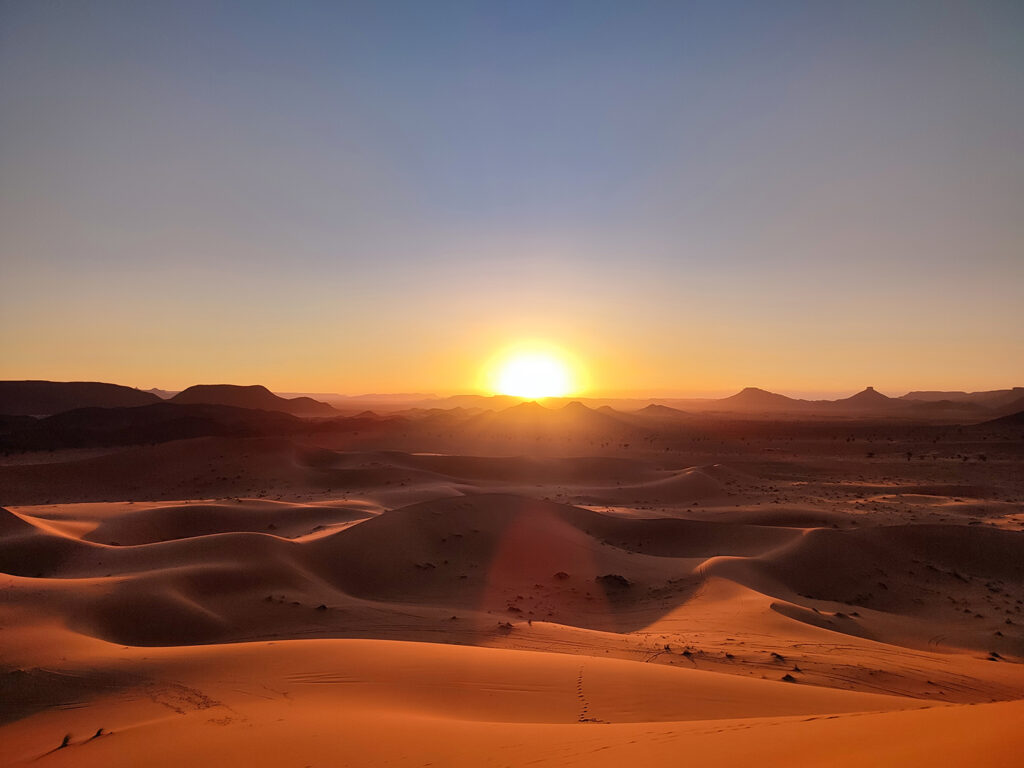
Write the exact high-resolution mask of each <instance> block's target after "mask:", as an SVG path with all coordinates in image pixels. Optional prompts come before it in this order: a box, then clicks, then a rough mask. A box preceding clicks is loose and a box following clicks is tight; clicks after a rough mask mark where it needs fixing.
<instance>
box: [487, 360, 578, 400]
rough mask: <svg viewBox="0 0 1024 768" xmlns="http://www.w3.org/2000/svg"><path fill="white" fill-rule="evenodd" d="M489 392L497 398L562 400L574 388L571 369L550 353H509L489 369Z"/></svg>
mask: <svg viewBox="0 0 1024 768" xmlns="http://www.w3.org/2000/svg"><path fill="white" fill-rule="evenodd" d="M492 371H493V373H492V375H491V378H492V384H491V388H492V389H493V391H494V392H496V393H498V394H501V395H512V396H514V397H523V398H526V399H528V400H537V399H540V398H544V397H565V396H566V395H569V394H572V393H573V391H574V390H575V389H576V388H577V387H576V382H575V377H574V375H573V365H572V364H571V363H570V362H569V360H568V359H567V357H566V356H565V355H563V354H561V353H559V352H558V351H557V350H552V349H513V350H510V351H508V352H506V353H505V354H503V355H501V356H500V357H499V358H498V360H497V362H496V364H495V365H494V366H493V368H492Z"/></svg>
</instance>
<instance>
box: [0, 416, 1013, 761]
mask: <svg viewBox="0 0 1024 768" xmlns="http://www.w3.org/2000/svg"><path fill="white" fill-rule="evenodd" d="M559 413H561V412H560V411H555V410H550V409H549V413H548V414H540V415H539V416H537V418H538V419H542V420H545V423H547V421H549V420H551V418H552V416H551V414H554V419H555V420H556V421H557V420H558V419H566V420H567V422H566V423H568V421H573V420H575V419H577V418H581V419H583V420H586V422H587V423H594V422H593V416H592V414H591V413H586V412H581V411H580V410H579V409H578V408H573V409H569V413H568V414H566V415H563V416H559V415H558V414H559ZM597 416H599V417H608V418H613V416H612V415H610V414H603V413H599V414H597ZM427 418H428V417H424V419H425V420H426V419H427ZM460 418H472V416H471V415H467V414H462V416H460ZM531 418H532V417H531ZM682 418H687V419H688V418H689V417H682ZM366 422H367V424H371V422H372V424H374V425H379V424H381V423H385V422H384V420H381V419H371V418H370V417H366ZM551 423H556V422H554V421H553V422H551ZM377 429H378V427H373V426H370V427H367V432H366V434H361V435H356V434H355V432H353V433H351V434H348V433H346V437H345V438H344V439H343V440H341V441H340V442H339V440H338V436H337V435H326V436H323V439H314V438H312V437H310V436H309V435H304V436H303V437H302V438H286V437H263V438H224V437H222V438H200V439H195V440H181V441H171V442H168V443H164V444H160V445H147V446H140V447H137V448H133V449H130V450H122V449H114V450H109V451H103V452H100V453H94V454H91V455H88V454H87V455H85V456H83V455H81V454H79V453H74V452H72V453H62V452H56V453H55V454H53V455H52V456H51V455H29V456H26V457H20V456H14V457H9V460H8V461H6V462H5V463H3V464H0V481H2V482H0V499H2V500H3V502H5V503H6V504H7V505H8V507H7V508H6V509H2V510H0V572H2V575H0V659H2V660H3V661H2V666H0V693H2V695H0V723H2V724H0V762H3V763H4V764H26V765H27V764H28V763H30V762H31V763H32V764H36V763H40V764H43V765H46V764H53V765H60V764H64V763H73V764H75V765H93V764H95V765H137V764H147V765H180V764H183V763H189V762H200V763H204V764H207V763H210V762H211V761H213V762H216V761H217V759H218V756H220V757H221V758H223V759H224V760H228V759H229V758H228V756H229V755H230V759H231V760H234V761H237V760H240V759H241V760H244V759H248V760H250V761H251V762H252V763H253V764H254V765H263V764H268V765H279V764H287V763H289V761H292V760H296V759H297V760H298V761H299V762H300V763H301V764H303V765H306V764H310V765H313V764H318V763H325V764H332V765H333V764H351V765H373V764H386V763H390V764H416V765H420V764H423V763H427V762H434V763H435V764H445V765H488V764H501V765H526V764H542V765H543V764H550V765H572V764H587V765H610V764H612V763H614V764H616V765H618V764H620V763H621V762H622V761H624V760H633V761H636V762H640V763H641V764H651V765H669V764H677V763H678V761H679V759H680V756H681V755H684V756H685V757H686V759H688V760H697V759H699V760H702V761H704V762H707V763H708V764H710V765H739V764H741V763H742V764H749V763H752V762H757V763H758V764H764V765H821V764H829V765H832V764H836V765H841V764H843V761H844V760H846V761H847V763H846V764H851V765H852V764H872V765H886V764H895V763H897V762H898V763H899V764H900V765H905V764H918V763H920V762H927V761H929V760H931V761H935V764H937V765H941V764H944V763H943V760H944V759H946V758H949V757H950V756H952V757H954V758H956V759H957V760H968V762H967V763H966V764H979V765H986V764H990V765H999V764H1001V763H1000V761H1003V764H1005V760H1004V758H1005V757H1006V756H1007V755H1008V754H1010V755H1012V750H1009V749H1008V748H1007V744H1009V743H1010V742H1011V741H1012V739H1013V738H1015V736H1014V734H1015V732H1014V731H1013V724H1014V720H1015V718H1018V717H1019V715H1020V714H1021V712H1020V705H1019V701H1020V700H1022V699H1024V665H1021V664H1020V663H1019V661H1020V659H1021V658H1024V633H1022V631H1021V626H1022V624H1024V613H1022V607H1024V571H1022V565H1021V563H1022V562H1024V558H1022V552H1024V544H1022V543H1021V537H1022V536H1024V533H1022V532H1021V530H1020V529H1021V528H1024V514H1022V513H1021V511H1020V504H1019V499H1022V498H1024V486H1022V485H1021V484H1020V482H1019V478H1017V475H1016V470H1015V468H1016V467H1017V466H1018V462H1019V457H1020V452H1019V447H1018V446H1017V445H1016V444H1015V443H1013V442H1012V441H1009V438H1005V441H1004V438H1000V437H999V436H998V435H997V434H996V433H985V435H984V437H985V440H983V441H982V440H981V439H980V438H978V437H977V436H976V435H975V433H974V432H971V431H969V430H964V431H962V432H955V431H951V432H949V433H946V434H947V436H946V437H942V436H940V437H939V438H938V439H939V442H938V443H936V442H935V440H936V434H937V433H936V432H933V431H925V432H923V433H922V434H921V437H920V439H919V442H917V443H914V442H912V441H911V437H901V438H899V440H903V441H904V442H898V439H897V438H896V437H893V436H892V435H891V434H886V433H879V432H876V431H871V430H867V429H865V430H864V431H863V432H862V433H857V432H856V431H852V432H851V434H849V435H847V437H846V438H845V439H843V440H837V439H835V438H834V436H833V435H832V434H831V433H828V432H825V433H823V435H819V436H816V435H818V433H817V432H815V430H814V429H812V428H811V426H808V425H803V426H801V427H800V429H799V430H797V431H795V432H794V433H793V434H792V435H787V436H783V437H780V436H779V435H780V433H779V432H778V431H777V430H776V431H774V432H768V433H765V432H762V431H761V427H760V426H755V427H751V428H750V430H751V431H750V432H748V433H743V432H742V430H744V429H748V427H746V426H744V423H743V422H739V421H733V422H730V423H729V424H728V425H727V426H726V427H723V429H724V430H725V433H726V436H725V437H721V438H714V439H709V437H708V436H707V435H706V434H704V433H698V432H693V433H692V435H690V436H689V437H686V438H684V442H682V443H680V446H679V447H678V448H676V449H673V450H669V451H665V450H664V448H663V447H660V446H654V445H647V446H645V447H643V448H640V449H637V448H634V447H629V448H627V447H624V444H620V445H618V446H617V447H615V448H614V450H612V449H609V451H608V453H605V454H601V455H587V454H585V453H584V454H580V455H576V454H575V452H573V453H568V454H567V455H566V451H569V450H574V449H575V448H576V447H578V446H579V443H564V444H561V443H559V444H561V445H563V448H564V447H565V446H569V447H568V448H566V449H565V450H563V452H562V455H558V452H557V451H556V452H555V455H546V454H545V452H543V451H539V452H518V451H515V450H514V451H512V454H513V455H501V454H500V453H495V454H492V455H474V454H473V453H472V452H471V450H475V449H476V448H477V447H479V446H480V445H484V444H492V443H493V441H494V440H495V438H494V436H493V435H491V436H488V437H486V440H485V441H484V443H480V442H477V441H476V438H472V439H468V442H467V444H466V445H465V446H463V450H461V451H453V452H450V453H444V452H437V451H431V450H429V448H431V447H433V446H432V445H431V444H423V443H420V442H419V439H420V438H418V437H416V436H415V433H413V432H410V436H409V438H408V442H407V443H402V444H399V445H400V446H401V448H403V450H396V449H395V448H394V447H392V448H390V449H385V448H383V447H381V446H380V445H376V444H375V443H374V441H377V440H378V439H381V435H383V434H384V433H382V432H379V431H375V430H377ZM616 429H617V428H616ZM737 434H746V436H745V437H742V438H737V437H736V435H737ZM906 434H907V435H912V433H911V432H907V433H906ZM550 435H551V440H552V442H551V443H550V445H555V444H556V443H557V441H558V440H560V438H559V437H558V434H557V432H556V431H552V432H551V433H550ZM501 439H503V438H498V440H499V442H500V440H501ZM595 439H599V437H598V436H597V434H596V433H595ZM748 440H750V441H753V442H752V443H747V442H746V441H748ZM858 440H860V441H862V442H861V443H860V444H858V442H857V441H858ZM943 440H945V441H946V442H945V443H943V442H942V441H943ZM367 441H368V442H367ZM488 441H490V442H488ZM876 441H877V442H876ZM907 441H910V442H907ZM953 441H960V442H953ZM513 442H514V441H513ZM980 443H984V446H983V449H982V448H981V447H979V444H980ZM879 444H882V445H884V446H886V448H885V449H884V450H880V449H879ZM889 446H891V447H889ZM516 447H518V446H516ZM908 450H909V451H911V452H912V454H913V457H914V460H913V461H909V460H908V458H907V456H906V453H907V451H908ZM982 450H983V451H984V453H985V459H984V460H982V459H980V458H977V456H978V454H979V453H981V452H982ZM868 453H871V454H872V455H871V456H868ZM919 455H923V456H925V457H926V458H925V459H919V458H917V456H919ZM964 456H968V457H969V460H967V461H965V460H964V458H963V457H964ZM954 470H955V471H954ZM587 507H589V508H587ZM993 702H1005V703H993ZM967 704H974V705H979V706H972V707H967V706H963V705H967ZM979 713H980V714H979ZM98 729H102V730H101V731H99V735H98V736H97V735H96V734H97V732H98ZM937 731H938V732H941V734H942V739H946V741H945V742H941V743H943V745H944V746H943V748H942V749H940V750H937V751H936V750H933V744H934V743H936V740H937V739H938V737H937V736H936V732H937ZM395 733H401V736H402V738H401V739H396V738H394V734H395ZM65 734H68V735H69V739H68V744H67V746H65V747H64V748H61V749H57V747H59V746H60V744H61V743H62V741H63V739H64V736H65ZM780 734H783V735H785V738H787V739H789V740H791V741H792V740H797V741H798V742H799V748H798V749H797V748H793V747H791V746H787V745H786V744H784V743H783V742H780V741H778V739H779V738H782V736H780ZM926 737H927V739H926ZM879 739H885V740H887V745H886V746H885V748H882V747H880V746H879V745H878V740H879ZM972 739H973V740H974V741H973V742H972ZM938 741H941V739H938ZM972 743H973V744H975V746H970V745H971V744H972ZM887 761H888V762H887ZM947 764H948V763H947Z"/></svg>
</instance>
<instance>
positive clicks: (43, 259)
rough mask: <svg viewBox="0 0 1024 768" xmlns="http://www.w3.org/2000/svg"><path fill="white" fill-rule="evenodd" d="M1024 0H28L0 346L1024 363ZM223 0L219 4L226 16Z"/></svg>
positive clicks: (387, 359)
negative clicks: (1020, 2)
mask: <svg viewBox="0 0 1024 768" xmlns="http://www.w3.org/2000/svg"><path fill="white" fill-rule="evenodd" d="M1021 29H1024V10H1022V9H1021V8H1019V7H1015V6H1014V5H1013V4H1005V3H1000V2H988V1H987V0H978V2H973V3H959V4H958V3H950V4H930V3H921V4H914V3H906V4H902V3H896V4H893V3H887V2H880V1H879V2H876V1H875V0H865V2H862V3H800V2H787V1H786V0H781V1H780V2H778V3H757V2H744V1H743V0H716V2H699V1H698V2H693V3H657V2H655V3H646V2H636V3H601V2H587V3H557V4H550V3H533V2H529V0H526V1H525V2H521V3H511V4H508V3H493V4H489V3H481V4H469V5H465V4H460V3H446V2H439V3H403V2H395V3H351V4H349V3H345V4H330V3H328V4H312V5H300V6H293V5H290V4H284V5H278V4H261V3H255V4H238V5H235V4H231V3H224V4H221V3H194V4H192V3H181V4H176V3H167V4H163V3H138V4H136V3H118V2H110V3H99V4H73V3H71V4H69V3H32V2H23V3H16V2H15V3H6V4H4V5H3V6H2V7H0V378H3V379H51V380H64V381H66V380H97V381H108V382H116V383H120V384H126V385H131V386H138V387H142V388H150V387H159V388H164V389H175V390H176V389H181V388H184V387H187V386H189V385H192V384H196V383H238V384H253V383H259V384H264V385H266V386H268V387H269V388H271V389H273V390H275V391H279V392H282V391H283V392H324V393H333V392H337V393H343V394H360V393H368V392H427V393H437V394H451V393H463V392H479V391H485V390H486V386H487V385H486V376H485V375H484V371H485V370H486V368H487V366H488V365H489V364H490V361H491V360H492V358H493V357H494V356H495V355H496V354H498V353H500V351H501V350H503V349H505V348H507V347H509V346H512V345H516V344H519V343H523V342H525V341H528V340H536V341H540V342H544V343H546V344H550V345H553V346H555V347H559V348H561V349H562V350H564V352H565V353H566V354H568V355H571V356H572V357H574V358H576V359H577V360H578V363H579V365H578V367H579V368H580V370H583V371H585V373H586V384H585V386H584V387H583V389H582V391H581V392H580V394H583V395H591V396H610V395H623V394H628V395H631V396H637V395H639V396H643V395H657V396H672V395H677V396H687V395H692V396H702V395H722V394H729V393H732V392H735V391H738V390H739V389H741V388H742V387H745V386H759V387H763V388H765V389H769V390H772V391H777V392H781V393H785V394H791V395H796V396H834V395H846V394H851V393H853V392H856V391H858V390H860V389H862V388H863V387H864V386H867V385H871V386H874V387H876V388H877V389H878V390H879V391H881V392H885V393H889V394H896V395H898V394H902V393H905V392H906V391H909V390H914V389H941V390H973V391H977V390H987V389H1000V388H1006V387H1011V386H1015V385H1024V301H1022V299H1021V295H1022V291H1021V286H1022V285H1024V251H1022V243H1024V234H1022V230H1021V222H1022V221H1024V209H1022V201H1024V174H1022V173H1021V165H1020V162H1019V160H1020V158H1021V157H1024V142H1022V139H1021V133H1020V130H1019V126H1020V125H1024V99H1022V98H1020V95H1021V91H1020V84H1021V83H1022V82H1024V45H1021V44H1020V42H1021V40H1020V30H1021ZM227 30H230V34H229V33H227Z"/></svg>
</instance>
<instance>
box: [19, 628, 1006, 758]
mask: <svg viewBox="0 0 1024 768" xmlns="http://www.w3.org/2000/svg"><path fill="white" fill-rule="evenodd" d="M83 650H87V654H86V655H87V658H85V659H83V664H86V665H90V666H91V667H92V668H97V667H100V666H102V665H103V664H104V663H106V664H109V663H111V662H112V661H113V660H114V659H115V658H116V660H117V663H118V665H119V667H120V669H121V672H122V674H127V675H131V676H134V677H133V679H134V681H135V682H134V684H133V685H126V686H125V687H124V688H123V689H120V690H113V691H111V690H108V691H107V692H105V693H101V694H100V695H99V696H98V697H97V698H96V699H95V700H92V701H89V702H85V703H81V702H80V703H78V704H76V705H75V706H74V708H71V709H67V710H64V711H55V710H49V711H46V712H41V713H39V714H36V715H34V716H31V717H28V718H25V719H23V720H20V721H18V722H16V723H13V724H9V725H6V726H3V727H0V744H2V745H3V746H2V747H0V755H2V756H4V757H5V760H6V761H7V762H9V763H10V764H13V765H21V764H24V765H27V764H30V763H31V764H33V765H36V764H38V765H43V766H62V765H78V766H92V765H96V766H100V765H110V766H122V765H124V766H127V765H139V764H143V763H144V764H146V765H151V766H172V765H182V764H187V763H188V762H189V761H191V760H197V761H201V762H202V764H216V763H217V761H218V760H220V759H222V758H223V759H224V760H225V761H228V762H233V763H235V764H237V762H238V761H242V764H247V765H256V766H262V765H267V766H270V765H281V764H284V763H283V762H282V761H284V762H286V763H288V764H299V765H316V764H330V765H359V764H366V763H367V762H372V763H379V764H383V763H385V762H388V763H389V764H398V765H422V764H424V763H426V762H431V761H435V762H436V763H437V764H442V765H467V766H468V765H488V764H491V763H492V762H494V761H495V760H496V759H497V756H498V755H499V754H500V760H501V761H503V763H502V764H507V765H522V764H527V763H530V764H539V765H584V764H586V765H596V766H611V765H621V764H622V762H621V761H622V760H633V761H637V760H641V761H643V762H642V763H641V764H648V765H673V764H678V760H679V757H680V755H681V754H685V755H686V756H687V759H688V760H691V759H693V760H696V759H698V758H700V759H701V760H702V762H705V763H706V764H709V765H741V764H749V761H752V760H755V759H756V760H757V762H756V764H757V765H768V766H775V765H780V766H781V765H798V766H799V765H806V766H811V765H840V766H844V765H851V766H852V765H878V766H885V765H918V764H920V765H927V764H931V765H968V764H969V765H982V766H987V765H993V766H995V765H1006V764H1007V763H1005V755H1006V754H1009V753H1007V752H1006V750H1007V748H1008V746H1009V745H1010V743H1011V740H1012V739H1015V738H1016V733H1017V732H1016V726H1017V724H1018V721H1019V718H1020V716H1021V715H1022V714H1024V702H1008V703H1002V704H990V705H978V706H953V705H938V706H925V705H923V704H922V702H920V701H916V700H912V699H905V698H900V697H894V696H880V695H874V694H863V693H850V692H845V691H834V690H824V689H817V688H811V687H806V686H797V685H789V684H785V683H777V682H767V681H761V680H746V679H740V678H736V677H734V676H729V675H720V674H715V673H710V672H700V671H694V670H681V669H669V668H665V667H659V666H654V665H638V664H635V663H629V662H623V661H618V660H614V659H599V658H593V657H573V656H566V655H563V654H555V653H536V652H527V651H513V650H496V649H488V648H469V647H461V646H444V645H436V644H429V643H401V642H389V641H380V640H366V641H362V640H308V641H287V642H279V643H251V644H242V645H222V646H194V647H189V648H166V649H120V648H115V647H113V646H109V645H102V646H101V645H98V644H94V645H92V646H90V647H89V648H88V649H83ZM253 669H259V670H260V674H259V675H258V676H255V677H254V676H253V675H252V674H251V671H252V670H253ZM98 728H103V729H104V733H103V734H102V735H101V736H100V737H98V738H90V737H91V736H92V735H93V734H94V733H95V732H96V730H97V729H98ZM64 731H67V732H70V733H71V735H72V741H71V744H70V746H69V747H68V748H66V749H62V750H58V751H54V752H51V751H49V750H51V749H52V748H53V747H54V746H55V745H56V744H57V743H59V741H60V739H61V738H62V736H63V732H64ZM797 734H799V737H798V742H797V741H791V739H797ZM925 736H927V738H925ZM497 750H500V752H499V751H497ZM968 758H969V759H968ZM339 759H340V762H339ZM908 759H910V760H912V762H907V760H908ZM1000 759H1002V760H1004V762H1002V763H1000V762H999V760H1000ZM917 761H920V762H917ZM929 761H931V762H929Z"/></svg>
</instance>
